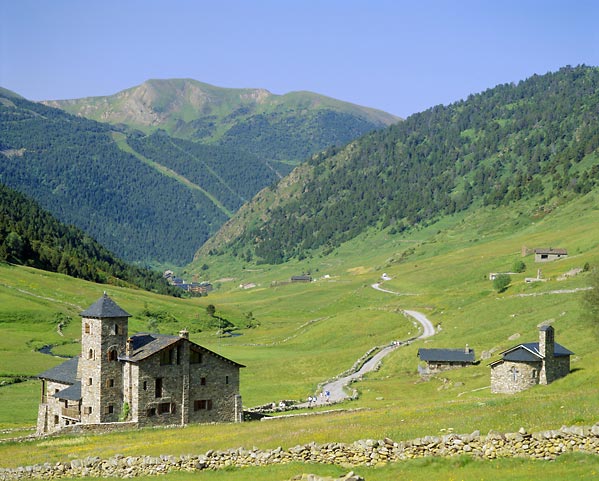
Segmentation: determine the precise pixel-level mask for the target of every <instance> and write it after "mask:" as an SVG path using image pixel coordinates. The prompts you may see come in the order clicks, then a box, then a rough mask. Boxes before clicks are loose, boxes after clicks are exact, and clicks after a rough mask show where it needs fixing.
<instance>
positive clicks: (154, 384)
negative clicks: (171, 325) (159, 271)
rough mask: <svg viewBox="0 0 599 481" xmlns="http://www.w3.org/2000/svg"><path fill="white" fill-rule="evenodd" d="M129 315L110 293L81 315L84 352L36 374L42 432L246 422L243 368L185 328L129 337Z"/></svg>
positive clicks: (39, 425) (39, 430)
mask: <svg viewBox="0 0 599 481" xmlns="http://www.w3.org/2000/svg"><path fill="white" fill-rule="evenodd" d="M129 317H131V316H130V314H128V313H127V312H126V311H125V310H123V309H122V308H121V307H120V306H118V305H117V304H116V303H115V302H114V301H113V300H112V299H111V298H110V297H108V295H106V293H104V295H103V296H102V297H101V298H100V299H98V301H96V302H95V303H94V304H92V305H91V306H90V307H89V308H88V309H86V310H85V311H83V312H82V313H81V354H80V355H79V356H77V357H74V358H71V359H69V360H68V361H66V362H64V363H62V364H60V365H58V366H56V367H54V368H52V369H49V370H47V371H45V372H43V373H42V374H40V375H39V376H38V377H39V378H40V379H41V381H42V389H41V390H42V393H41V402H40V405H39V411H38V421H37V433H38V434H40V435H41V434H47V433H53V432H56V431H59V430H62V429H64V428H66V427H67V426H77V425H78V426H81V425H86V426H89V427H90V428H92V429H93V427H94V425H98V426H99V425H101V426H104V427H106V426H105V425H107V424H109V423H118V422H128V423H129V424H131V425H132V426H151V425H174V424H179V425H182V424H189V423H207V422H240V421H242V420H243V409H242V404H241V396H240V394H239V370H240V368H242V367H245V366H243V365H241V364H239V363H236V362H234V361H231V360H230V359H227V358H225V357H223V356H220V355H219V354H216V353H215V352H212V351H210V350H208V349H206V348H204V347H202V346H200V345H198V344H196V343H194V342H192V341H190V340H189V333H188V332H187V331H181V332H180V333H179V335H178V336H169V335H161V334H150V333H139V334H135V335H132V336H130V335H129V328H128V321H129Z"/></svg>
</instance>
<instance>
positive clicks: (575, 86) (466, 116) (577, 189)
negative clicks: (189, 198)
mask: <svg viewBox="0 0 599 481" xmlns="http://www.w3.org/2000/svg"><path fill="white" fill-rule="evenodd" d="M598 148H599V69H597V68H590V67H585V66H580V67H576V68H571V67H566V68H563V69H561V70H560V71H558V72H556V73H550V74H546V75H543V76H538V75H535V76H533V77H531V78H529V79H528V80H525V81H522V82H520V83H518V84H517V85H515V84H506V85H500V86H497V87H495V88H492V89H489V90H487V91H485V92H483V93H480V94H476V95H471V96H470V97H468V99H467V100H464V101H460V102H457V103H454V104H452V105H449V106H436V107H433V108H431V109H429V110H427V111H425V112H422V113H419V114H416V115H413V116H411V117H409V118H408V119H407V120H405V121H404V122H401V123H398V124H395V125H392V126H391V127H389V128H387V129H385V130H382V131H376V132H373V133H371V134H368V135H366V136H364V137H362V138H361V139H359V140H357V141H355V142H352V143H351V144H350V145H348V146H347V147H346V148H343V149H337V148H333V149H329V151H327V152H326V153H324V154H319V155H316V156H314V157H313V158H312V159H311V160H310V162H309V166H307V167H305V168H302V169H298V170H297V171H296V172H294V174H292V176H291V177H289V178H288V179H286V180H285V181H284V182H281V183H280V184H279V186H278V188H277V189H276V190H274V191H271V192H264V193H262V194H261V195H260V197H259V198H257V199H256V201H255V202H254V203H253V204H252V205H249V206H248V207H247V208H244V209H242V210H241V211H240V213H239V214H238V216H237V217H236V218H235V219H232V220H231V221H230V222H229V223H228V224H227V225H226V226H225V227H224V228H223V229H222V230H221V232H220V233H219V234H218V235H217V236H216V237H215V238H214V239H212V240H211V241H210V242H208V243H207V244H205V245H204V246H203V247H202V249H201V250H200V251H199V252H198V254H197V255H198V256H200V257H201V256H205V255H209V254H215V253H220V252H225V251H228V252H231V253H233V254H235V255H238V256H242V257H243V258H244V259H246V260H249V259H254V260H256V261H258V262H267V263H280V262H284V261H286V260H288V259H290V258H293V257H303V256H305V255H306V254H308V253H310V252H312V251H314V250H315V249H319V248H322V249H324V251H325V252H326V251H328V250H330V249H332V248H334V247H335V246H338V245H339V244H340V243H342V242H344V241H347V240H349V239H351V238H353V237H355V236H356V235H358V234H359V233H361V232H363V231H364V230H365V229H367V228H369V227H378V228H388V229H389V232H390V233H394V232H398V231H401V230H404V229H406V228H410V227H411V226H414V225H416V224H418V223H421V222H427V221H428V220H431V219H433V218H435V217H438V216H440V215H444V214H451V213H454V212H457V211H461V210H464V209H468V208H469V207H471V206H474V205H483V204H484V205H505V204H509V203H510V202H512V201H515V200H519V199H534V201H535V202H536V203H537V204H538V206H539V208H540V209H543V208H550V206H551V204H552V203H555V202H564V201H566V200H567V199H568V198H569V197H570V196H573V195H577V194H583V193H586V192H588V191H590V190H591V189H594V188H595V187H596V186H597V183H598V182H599V152H598Z"/></svg>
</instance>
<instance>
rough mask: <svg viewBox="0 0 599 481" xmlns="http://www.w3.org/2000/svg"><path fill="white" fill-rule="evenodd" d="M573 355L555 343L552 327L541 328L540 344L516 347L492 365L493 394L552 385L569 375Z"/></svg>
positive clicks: (531, 343) (502, 354)
mask: <svg viewBox="0 0 599 481" xmlns="http://www.w3.org/2000/svg"><path fill="white" fill-rule="evenodd" d="M572 354H574V353H573V352H572V351H569V350H568V349H566V348H565V347H563V346H561V345H560V344H558V343H557V342H555V339H554V329H553V327H551V326H542V327H541V328H540V329H539V342H529V343H526V344H519V345H517V346H514V347H512V348H510V349H508V350H507V351H503V352H502V353H501V359H499V360H497V361H495V362H492V363H491V364H490V366H491V392H494V393H515V392H519V391H524V390H525V389H528V388H530V387H532V386H534V385H536V384H550V383H551V382H553V381H555V380H556V379H559V378H561V377H564V376H566V375H567V374H568V373H569V372H570V356H571V355H572Z"/></svg>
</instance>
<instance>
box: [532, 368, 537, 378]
mask: <svg viewBox="0 0 599 481" xmlns="http://www.w3.org/2000/svg"><path fill="white" fill-rule="evenodd" d="M532 378H533V379H536V378H537V370H536V369H533V370H532Z"/></svg>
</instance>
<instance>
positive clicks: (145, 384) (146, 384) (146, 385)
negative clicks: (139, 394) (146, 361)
mask: <svg viewBox="0 0 599 481" xmlns="http://www.w3.org/2000/svg"><path fill="white" fill-rule="evenodd" d="M147 390H148V381H144V391H147Z"/></svg>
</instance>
